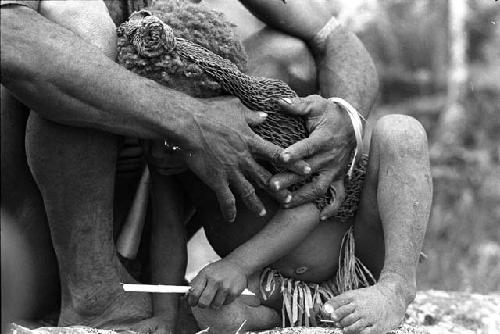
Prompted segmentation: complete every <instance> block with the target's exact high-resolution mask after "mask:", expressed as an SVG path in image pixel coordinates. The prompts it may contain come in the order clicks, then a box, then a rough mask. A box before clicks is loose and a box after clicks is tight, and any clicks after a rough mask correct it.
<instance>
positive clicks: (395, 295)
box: [322, 279, 414, 334]
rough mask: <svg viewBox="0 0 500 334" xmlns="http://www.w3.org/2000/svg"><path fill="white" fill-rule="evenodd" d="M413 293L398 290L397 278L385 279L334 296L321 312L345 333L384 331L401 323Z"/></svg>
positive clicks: (381, 333) (365, 333) (366, 333)
mask: <svg viewBox="0 0 500 334" xmlns="http://www.w3.org/2000/svg"><path fill="white" fill-rule="evenodd" d="M406 291H410V292H409V293H407V292H406ZM413 294H414V289H413V292H412V291H411V289H402V288H401V284H400V282H399V280H398V281H396V280H392V279H386V280H381V281H379V282H378V283H377V284H375V285H373V286H371V287H368V288H362V289H357V290H351V291H347V292H345V293H343V294H341V295H339V296H337V297H334V298H332V299H331V300H330V301H328V302H327V303H326V304H325V305H324V306H323V310H322V311H323V313H324V314H328V315H330V317H331V318H332V319H333V320H334V321H336V322H337V323H338V324H339V325H340V326H341V327H342V329H343V331H344V333H345V334H384V333H386V332H388V331H390V330H393V329H395V328H397V327H398V326H399V325H401V323H402V322H403V320H404V316H405V311H406V307H407V305H408V303H409V302H410V300H409V299H412V297H411V296H412V295H413Z"/></svg>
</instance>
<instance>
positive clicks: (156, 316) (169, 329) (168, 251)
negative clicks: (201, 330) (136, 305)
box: [136, 166, 187, 334]
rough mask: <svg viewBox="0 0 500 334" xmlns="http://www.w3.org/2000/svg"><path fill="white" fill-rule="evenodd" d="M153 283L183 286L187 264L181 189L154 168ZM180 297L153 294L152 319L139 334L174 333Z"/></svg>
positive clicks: (152, 191)
mask: <svg viewBox="0 0 500 334" xmlns="http://www.w3.org/2000/svg"><path fill="white" fill-rule="evenodd" d="M150 168H151V180H152V188H151V204H152V229H151V232H152V235H151V279H152V282H151V283H152V284H173V285H182V284H183V280H184V274H185V271H186V263H187V249H186V237H185V232H184V208H183V202H182V199H183V196H182V192H183V191H182V189H181V188H180V187H179V186H178V184H177V183H176V181H175V179H174V177H173V176H164V175H160V174H159V173H158V171H157V170H156V169H155V168H154V167H151V166H150ZM178 304H179V295H178V294H153V317H152V318H151V319H147V320H145V321H143V322H141V323H139V325H138V326H137V328H136V330H137V331H138V332H140V333H157V334H168V333H174V332H175V327H176V323H177V314H178Z"/></svg>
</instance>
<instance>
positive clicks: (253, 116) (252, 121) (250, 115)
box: [243, 108, 267, 125]
mask: <svg viewBox="0 0 500 334" xmlns="http://www.w3.org/2000/svg"><path fill="white" fill-rule="evenodd" d="M243 117H245V121H246V122H247V124H248V125H258V124H261V123H262V122H264V121H265V120H266V119H267V113H265V112H263V111H252V110H250V109H248V108H244V111H243Z"/></svg>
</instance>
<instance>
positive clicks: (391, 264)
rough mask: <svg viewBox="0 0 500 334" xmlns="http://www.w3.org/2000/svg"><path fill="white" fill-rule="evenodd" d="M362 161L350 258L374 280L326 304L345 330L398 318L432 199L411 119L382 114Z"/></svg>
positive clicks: (422, 145) (382, 328)
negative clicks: (362, 175) (364, 169)
mask: <svg viewBox="0 0 500 334" xmlns="http://www.w3.org/2000/svg"><path fill="white" fill-rule="evenodd" d="M368 164H369V165H368V174H367V178H366V181H365V185H364V189H363V195H362V197H361V203H360V206H359V210H358V213H357V215H356V218H355V229H354V235H355V239H356V256H357V257H358V258H359V259H360V260H361V261H362V262H363V263H364V264H365V265H366V266H368V268H370V270H372V272H373V273H374V275H375V276H376V277H379V281H378V283H377V284H375V285H373V286H371V287H368V288H363V289H357V290H352V291H348V292H345V293H343V294H341V295H339V296H337V297H334V298H333V299H332V300H331V301H330V302H329V303H330V304H331V305H332V306H333V307H334V309H335V310H336V311H335V315H336V318H337V320H339V323H340V325H341V326H342V327H343V328H344V332H345V333H362V334H365V333H370V334H379V333H385V332H387V331H389V330H390V329H393V328H395V327H397V326H398V325H399V324H400V323H401V321H402V320H403V319H404V314H405V310H406V307H407V306H408V303H409V302H411V301H412V300H413V298H414V296H415V275H416V267H417V261H418V256H419V253H420V250H421V247H422V241H423V238H424V234H425V230H426V227H427V222H428V219H429V212H430V206H431V199H432V179H431V173H430V168H429V155H428V151H427V140H426V134H425V130H424V129H423V127H422V126H421V125H420V124H419V123H418V122H417V121H416V120H415V119H413V118H411V117H408V116H402V115H389V116H385V117H382V118H381V119H380V120H379V121H378V122H377V123H376V126H375V128H374V130H373V135H372V138H371V146H370V160H369V163H368Z"/></svg>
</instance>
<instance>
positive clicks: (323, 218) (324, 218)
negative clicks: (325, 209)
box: [319, 216, 327, 220]
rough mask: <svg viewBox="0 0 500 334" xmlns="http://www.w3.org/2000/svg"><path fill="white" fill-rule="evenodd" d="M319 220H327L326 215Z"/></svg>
mask: <svg viewBox="0 0 500 334" xmlns="http://www.w3.org/2000/svg"><path fill="white" fill-rule="evenodd" d="M319 220H327V217H326V216H322V217H321V218H320V219H319Z"/></svg>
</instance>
